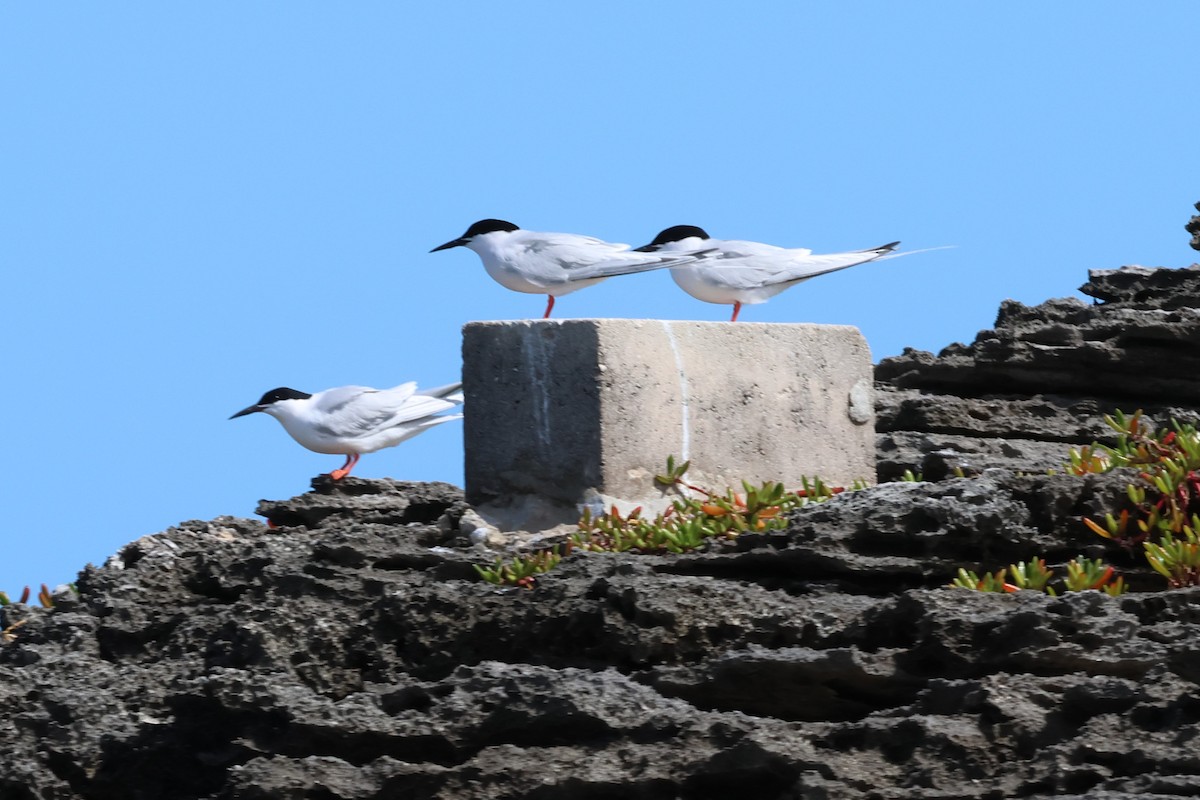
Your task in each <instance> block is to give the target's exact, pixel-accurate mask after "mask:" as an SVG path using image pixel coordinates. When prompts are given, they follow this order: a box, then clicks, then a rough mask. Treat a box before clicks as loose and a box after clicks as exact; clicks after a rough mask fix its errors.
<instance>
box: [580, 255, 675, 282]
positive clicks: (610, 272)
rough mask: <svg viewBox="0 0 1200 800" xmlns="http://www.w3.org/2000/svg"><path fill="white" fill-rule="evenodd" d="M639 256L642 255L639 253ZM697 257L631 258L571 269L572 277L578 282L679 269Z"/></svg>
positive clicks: (582, 265) (583, 265)
mask: <svg viewBox="0 0 1200 800" xmlns="http://www.w3.org/2000/svg"><path fill="white" fill-rule="evenodd" d="M638 255H639V256H640V255H642V254H641V253H638ZM695 260H696V256H690V255H687V256H658V257H656V258H630V259H613V260H610V261H601V262H598V263H595V264H581V265H578V266H574V267H570V272H571V277H572V278H574V279H576V280H590V279H592V278H612V277H614V276H617V275H634V274H636V273H639V272H649V271H650V270H655V269H665V268H666V267H679V266H683V265H684V264H691V263H692V262H693V261H695Z"/></svg>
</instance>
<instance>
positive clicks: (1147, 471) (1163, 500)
mask: <svg viewBox="0 0 1200 800" xmlns="http://www.w3.org/2000/svg"><path fill="white" fill-rule="evenodd" d="M1104 421H1105V422H1106V423H1107V424H1108V425H1109V427H1111V428H1112V429H1113V430H1115V431H1116V432H1117V434H1118V435H1117V442H1116V444H1115V445H1113V446H1111V447H1109V446H1105V445H1099V444H1097V445H1093V446H1092V447H1093V448H1094V449H1096V450H1098V451H1099V453H1100V455H1099V456H1098V457H1099V459H1100V460H1101V461H1102V462H1103V469H1096V470H1091V471H1097V472H1099V471H1107V470H1109V469H1114V468H1116V467H1134V468H1136V469H1138V470H1139V471H1138V475H1137V480H1136V481H1135V482H1133V483H1130V484H1129V485H1128V486H1127V487H1126V490H1125V494H1126V497H1127V499H1128V500H1129V503H1130V506H1131V507H1132V508H1130V509H1124V510H1122V511H1121V512H1120V513H1119V514H1116V515H1114V514H1111V513H1109V514H1106V515H1105V516H1104V520H1103V522H1102V523H1101V522H1099V521H1097V520H1093V519H1086V518H1085V519H1084V520H1083V522H1084V524H1085V525H1086V526H1087V527H1088V528H1089V529H1090V530H1091V531H1092V532H1093V533H1095V534H1097V535H1098V536H1103V537H1104V538H1105V539H1109V540H1110V541H1113V542H1115V543H1117V544H1119V545H1121V546H1122V547H1125V548H1127V549H1133V548H1134V547H1135V546H1137V545H1141V546H1142V550H1143V552H1144V554H1145V556H1146V560H1147V562H1148V563H1149V564H1150V566H1151V567H1152V568H1153V569H1154V570H1155V571H1156V572H1158V573H1159V574H1160V575H1162V576H1163V577H1164V578H1166V579H1167V585H1168V586H1169V587H1170V588H1179V587H1182V586H1197V585H1200V575H1198V574H1197V566H1198V565H1197V562H1196V558H1197V553H1196V551H1197V549H1200V548H1198V547H1197V545H1198V543H1197V541H1196V536H1197V532H1198V531H1200V432H1198V431H1197V430H1196V427H1195V426H1194V425H1190V424H1184V423H1181V422H1179V421H1178V420H1171V423H1170V425H1169V426H1163V427H1161V428H1159V429H1158V430H1154V429H1151V428H1150V426H1148V425H1147V424H1146V423H1145V421H1144V420H1143V419H1142V412H1141V411H1138V412H1136V413H1134V414H1133V415H1132V416H1126V415H1125V414H1123V413H1121V412H1120V411H1117V412H1116V413H1114V414H1113V415H1112V416H1106V417H1105V418H1104ZM1082 459H1083V456H1082V455H1079V454H1077V453H1076V452H1075V451H1072V454H1071V462H1072V464H1073V465H1074V464H1076V463H1083V460H1082ZM1076 474H1086V472H1079V471H1076ZM1081 580H1082V578H1081Z"/></svg>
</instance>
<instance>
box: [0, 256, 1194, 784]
mask: <svg viewBox="0 0 1200 800" xmlns="http://www.w3.org/2000/svg"><path fill="white" fill-rule="evenodd" d="M1084 291H1085V292H1087V293H1088V294H1090V295H1091V296H1093V297H1096V298H1098V299H1101V300H1103V303H1102V304H1100V305H1093V306H1088V305H1085V304H1084V303H1082V302H1079V301H1075V300H1054V301H1050V302H1049V303H1046V304H1043V305H1042V306H1038V307H1037V308H1026V307H1024V306H1021V305H1020V304H1016V303H1008V304H1005V306H1004V307H1003V308H1002V310H1001V314H1000V318H999V320H998V322H997V325H996V329H995V330H992V331H984V332H983V333H981V334H980V335H979V337H978V338H977V340H976V342H975V343H974V344H972V345H970V346H963V345H954V346H951V347H949V348H947V349H946V350H945V351H943V352H942V353H941V354H940V355H939V356H937V357H935V356H933V355H932V354H929V353H920V352H916V351H909V352H907V353H905V355H903V356H900V357H898V358H895V359H888V360H886V361H885V362H883V363H882V364H880V366H879V368H878V373H877V377H878V379H879V389H880V392H879V409H880V437H879V445H880V457H881V467H880V473H881V475H882V476H883V477H890V476H894V475H897V474H898V473H899V472H902V471H903V469H905V468H912V469H914V470H921V471H924V472H925V474H926V477H938V478H940V477H944V476H945V475H946V474H948V473H949V472H950V471H951V470H952V469H953V468H954V467H955V466H963V467H964V468H966V469H967V471H969V472H971V473H972V474H975V477H972V478H969V479H965V480H947V481H943V482H940V483H915V484H914V483H894V484H885V485H880V486H877V487H874V488H871V489H868V490H864V491H861V492H856V493H847V494H844V495H840V496H838V497H836V498H834V499H833V500H831V501H829V502H827V503H823V504H820V505H814V506H809V507H807V508H805V509H802V510H801V511H799V512H797V513H796V514H795V515H794V517H793V518H792V519H791V520H790V524H789V527H788V528H787V529H786V530H785V531H776V532H764V533H754V534H744V535H742V536H741V537H740V538H738V539H737V540H736V541H733V542H727V543H723V544H714V545H713V546H712V547H710V548H709V549H707V550H704V551H701V552H695V553H692V554H688V555H683V556H637V555H629V554H625V555H612V554H587V553H576V554H574V555H572V556H570V557H569V558H567V559H566V560H564V562H563V563H562V564H561V565H560V566H559V567H558V568H557V569H555V570H554V571H552V572H550V573H548V574H546V575H544V576H542V578H541V579H540V581H539V583H538V586H537V587H536V589H534V590H532V591H527V590H522V589H499V588H496V587H493V586H491V585H490V584H487V583H484V582H482V581H480V580H479V579H478V577H477V574H476V572H475V569H474V566H473V565H475V564H487V563H490V562H491V560H492V559H493V558H494V557H495V556H494V553H492V552H491V551H487V550H486V549H485V548H483V547H482V546H481V545H479V544H475V545H473V544H472V541H476V540H479V541H490V540H489V539H487V537H482V538H481V537H478V536H475V535H473V534H472V530H476V529H477V526H478V519H477V517H476V516H475V515H474V512H473V511H472V510H471V509H470V508H469V507H468V506H467V505H466V503H465V502H464V501H463V497H462V494H461V492H460V491H459V490H458V489H456V488H454V487H451V486H448V485H445V484H411V483H401V482H396V481H366V480H359V479H355V478H347V479H345V480H344V481H341V482H339V483H336V484H335V483H333V482H331V481H330V480H328V478H326V477H322V478H318V479H317V480H316V481H314V484H313V491H311V492H309V493H307V494H304V495H302V496H300V497H297V498H293V499H292V500H287V501H281V502H264V503H263V504H262V505H261V506H260V509H259V513H260V514H261V515H262V516H264V517H265V518H267V520H269V521H270V522H271V523H272V524H273V525H275V526H278V527H276V528H274V529H272V528H269V527H267V526H266V525H264V524H262V523H260V522H257V521H251V520H245V519H236V518H232V517H222V518H218V519H216V520H212V521H209V522H189V523H184V524H182V525H180V526H178V527H176V528H172V529H170V530H168V531H166V532H164V533H162V534H157V535H155V536H149V537H145V538H143V539H139V540H137V541H135V542H133V543H132V544H130V545H128V546H126V547H125V548H124V549H123V550H122V551H121V552H120V553H119V554H118V555H117V556H115V557H114V558H113V559H110V561H109V563H107V564H106V565H105V566H103V567H100V568H92V567H89V568H88V569H87V570H86V571H85V572H84V573H83V574H82V575H81V576H80V579H79V581H78V589H79V591H78V595H74V594H71V593H64V594H62V595H60V596H59V597H58V605H57V606H56V607H55V608H54V609H53V610H47V609H41V608H31V607H28V606H25V605H20V604H17V605H11V606H8V607H5V608H3V609H0V632H3V638H2V639H0V709H3V711H0V719H2V720H3V722H4V724H3V725H0V800H85V799H86V800H117V799H118V798H119V799H120V800H126V799H127V798H129V799H132V800H158V799H159V798H164V799H165V798H170V799H171V800H278V799H282V798H288V799H291V798H296V799H297V800H299V799H301V798H303V799H304V800H342V799H343V798H344V799H345V800H374V799H375V798H381V799H382V798H399V797H402V798H416V799H418V800H420V799H423V798H428V799H429V800H451V799H453V800H459V799H460V798H461V799H462V800H475V799H476V798H479V799H480V800H482V798H488V799H489V800H492V799H493V798H526V797H528V798H538V799H540V800H558V799H559V798H562V799H563V800H566V799H567V798H570V800H617V799H618V798H645V799H646V800H660V799H661V800H668V799H669V798H688V799H689V800H690V799H691V798H728V797H733V796H742V797H752V798H756V800H757V799H758V798H764V799H765V800H774V799H775V798H778V799H779V800H783V799H784V798H789V799H796V800H800V799H803V800H824V799H826V798H872V799H874V800H893V799H894V800H900V799H901V798H904V799H905V800H908V799H909V798H918V799H920V798H928V799H929V800H933V799H934V798H940V799H946V800H948V799H949V798H978V799H979V800H999V798H1008V797H1028V798H1039V797H1050V796H1054V797H1075V798H1085V797H1086V798H1098V799H1103V798H1123V797H1131V796H1138V797H1149V798H1168V797H1173V798H1174V797H1184V796H1197V795H1200V756H1198V755H1197V750H1196V742H1197V738H1198V737H1200V700H1198V699H1197V698H1198V697H1200V693H1198V691H1197V684H1198V683H1200V589H1190V590H1182V591H1174V592H1161V591H1157V589H1158V588H1159V587H1160V586H1161V580H1160V579H1159V578H1158V577H1157V576H1156V575H1154V574H1153V573H1151V572H1149V570H1148V569H1147V568H1146V567H1145V566H1144V564H1139V561H1138V560H1137V559H1135V558H1134V557H1133V556H1131V555H1129V554H1123V553H1122V552H1120V551H1118V552H1116V553H1112V552H1108V553H1105V555H1106V556H1107V557H1108V558H1110V559H1111V560H1113V561H1115V562H1116V563H1117V565H1118V567H1120V568H1121V569H1122V571H1123V572H1124V573H1125V575H1126V578H1127V580H1128V581H1129V583H1130V585H1131V587H1132V588H1133V589H1134V590H1135V592H1134V593H1133V594H1129V595H1126V596H1124V597H1121V598H1110V597H1107V596H1105V595H1102V594H1100V593H1097V592H1085V593H1078V594H1068V595H1066V596H1063V597H1060V598H1054V597H1049V596H1046V595H1041V594H1035V593H1029V592H1025V593H1020V594H1017V595H991V594H979V593H972V592H965V591H961V590H948V589H945V588H943V587H944V586H945V584H946V583H947V582H948V581H949V580H950V578H951V577H952V575H953V574H954V572H955V571H956V570H957V569H958V568H959V567H963V566H966V567H970V568H980V567H982V568H986V569H995V568H997V567H999V566H1004V565H1006V564H1009V563H1011V562H1014V561H1016V560H1018V559H1022V560H1024V559H1028V558H1030V557H1032V556H1034V555H1044V556H1045V557H1046V558H1047V560H1048V561H1049V562H1050V564H1051V566H1056V567H1057V568H1058V569H1060V570H1061V565H1062V563H1063V562H1065V561H1066V560H1067V559H1069V558H1071V557H1073V556H1075V555H1078V554H1081V553H1082V554H1085V555H1089V556H1092V557H1095V556H1099V555H1101V548H1102V545H1103V542H1102V541H1101V540H1100V539H1099V538H1098V537H1095V536H1094V535H1092V534H1091V533H1089V532H1087V531H1086V529H1085V528H1084V527H1083V526H1082V524H1081V523H1080V519H1081V517H1083V516H1085V515H1088V516H1097V515H1101V514H1103V513H1104V512H1106V511H1111V510H1116V508H1117V506H1118V504H1119V503H1120V502H1121V498H1122V497H1123V495H1124V489H1125V486H1126V483H1127V482H1128V481H1129V480H1130V475H1129V474H1121V473H1113V474H1109V475H1103V476H1096V475H1093V476H1088V477H1085V478H1074V477H1068V476H1065V475H1055V476H1049V475H1045V474H1038V473H1039V472H1040V471H1041V470H1042V469H1043V468H1045V467H1053V466H1057V465H1059V464H1060V463H1061V461H1062V460H1063V458H1064V454H1065V450H1066V447H1067V446H1068V445H1069V444H1080V443H1086V442H1090V441H1092V440H1093V439H1097V438H1102V437H1104V436H1105V435H1106V433H1107V431H1106V429H1105V428H1103V427H1102V423H1100V422H1099V419H1100V415H1101V414H1102V413H1103V412H1106V411H1109V410H1111V409H1113V408H1116V407H1122V408H1126V409H1132V408H1135V407H1145V408H1147V410H1149V411H1151V412H1152V413H1153V414H1154V415H1156V416H1158V417H1159V418H1160V419H1162V418H1165V416H1167V415H1174V416H1181V417H1185V418H1186V417H1189V416H1191V415H1193V414H1194V412H1195V411H1196V408H1197V398H1198V397H1200V394H1198V393H1197V389H1200V386H1198V385H1197V383H1198V382H1200V378H1198V377H1196V376H1197V375H1200V371H1197V369H1196V367H1197V366H1200V364H1198V363H1197V360H1198V359H1200V355H1197V353H1200V350H1198V349H1197V348H1196V345H1197V344H1198V343H1200V342H1198V338H1200V311H1197V309H1198V308H1200V267H1193V268H1191V269H1188V270H1145V269H1141V268H1137V269H1124V270H1116V271H1105V272H1093V273H1092V274H1091V281H1090V282H1089V283H1088V284H1087V286H1085V287H1084ZM997 466H998V467H1003V468H1005V469H986V468H988V467H997ZM1014 469H1015V470H1021V471H1023V472H1024V473H1025V474H1015V473H1014V472H1013V470H1014Z"/></svg>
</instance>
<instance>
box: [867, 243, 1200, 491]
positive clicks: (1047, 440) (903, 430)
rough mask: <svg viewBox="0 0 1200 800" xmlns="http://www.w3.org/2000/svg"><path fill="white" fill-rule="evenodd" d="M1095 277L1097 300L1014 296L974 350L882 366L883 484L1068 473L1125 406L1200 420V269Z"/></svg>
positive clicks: (913, 356) (956, 347)
mask: <svg viewBox="0 0 1200 800" xmlns="http://www.w3.org/2000/svg"><path fill="white" fill-rule="evenodd" d="M1089 277H1090V280H1089V281H1088V282H1087V283H1086V284H1084V285H1083V286H1082V287H1080V291H1082V292H1083V293H1084V294H1086V295H1088V296H1090V297H1092V298H1095V301H1096V302H1095V303H1094V304H1090V305H1089V304H1087V303H1084V302H1083V301H1081V300H1077V299H1073V298H1070V299H1057V300H1050V301H1048V302H1045V303H1042V304H1041V305H1039V306H1035V307H1029V306H1025V305H1022V304H1021V303H1018V302H1016V301H1013V300H1008V301H1005V302H1004V303H1003V304H1002V305H1001V307H1000V313H999V316H998V317H997V319H996V326H995V328H993V329H991V330H985V331H980V333H979V334H978V336H976V338H975V341H974V342H973V343H972V344H970V345H962V344H953V345H950V346H949V347H947V348H946V349H944V350H943V351H942V352H941V353H939V354H938V355H937V356H934V355H933V354H932V353H929V352H926V351H922V350H912V349H909V350H906V351H905V352H904V353H903V354H902V355H900V356H896V357H894V358H886V359H884V360H882V361H881V362H880V363H879V365H878V366H877V367H876V370H875V377H876V389H877V394H876V398H877V400H876V411H877V414H878V421H877V431H878V439H877V449H878V452H879V462H878V476H879V479H880V480H893V479H895V478H897V477H899V476H900V475H902V474H903V473H904V471H905V470H906V469H908V470H912V471H913V472H919V473H923V474H924V476H925V477H926V478H933V479H940V478H943V477H945V476H946V475H948V474H950V473H951V472H952V471H953V470H954V469H955V468H956V467H957V468H961V469H962V470H963V471H965V472H967V473H970V472H973V471H978V470H981V469H986V468H988V467H1002V468H1005V469H1014V470H1025V471H1030V472H1040V471H1045V470H1046V469H1054V468H1059V467H1061V466H1062V464H1063V462H1064V461H1065V460H1066V455H1067V450H1068V449H1069V447H1070V446H1071V445H1083V444H1090V443H1091V442H1093V441H1097V440H1099V441H1105V442H1111V437H1112V435H1113V432H1112V431H1111V430H1110V429H1109V428H1108V427H1107V426H1106V425H1105V424H1104V422H1103V415H1104V414H1107V413H1111V412H1112V411H1113V410H1115V409H1118V408H1119V409H1122V410H1124V411H1127V412H1132V411H1134V410H1136V409H1138V408H1141V409H1144V410H1145V411H1146V412H1147V415H1148V417H1149V418H1150V419H1151V420H1157V421H1159V422H1162V421H1165V420H1167V419H1169V418H1171V417H1175V418H1178V419H1183V420H1187V421H1195V420H1196V419H1197V418H1200V264H1194V265H1192V266H1191V267H1188V268H1186V269H1151V268H1146V267H1123V268H1121V269H1117V270H1092V271H1091V272H1090V273H1089Z"/></svg>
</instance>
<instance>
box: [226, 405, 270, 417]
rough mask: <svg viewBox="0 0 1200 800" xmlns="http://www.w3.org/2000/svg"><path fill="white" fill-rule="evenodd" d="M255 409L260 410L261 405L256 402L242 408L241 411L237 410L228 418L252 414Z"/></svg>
mask: <svg viewBox="0 0 1200 800" xmlns="http://www.w3.org/2000/svg"><path fill="white" fill-rule="evenodd" d="M255 411H262V406H261V405H260V404H258V403H255V404H254V405H252V406H248V407H246V408H243V409H242V410H241V411H239V412H237V413H236V414H234V415H233V416H232V417H230V419H237V418H238V417H244V416H246V415H247V414H253V413H254V412H255Z"/></svg>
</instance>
